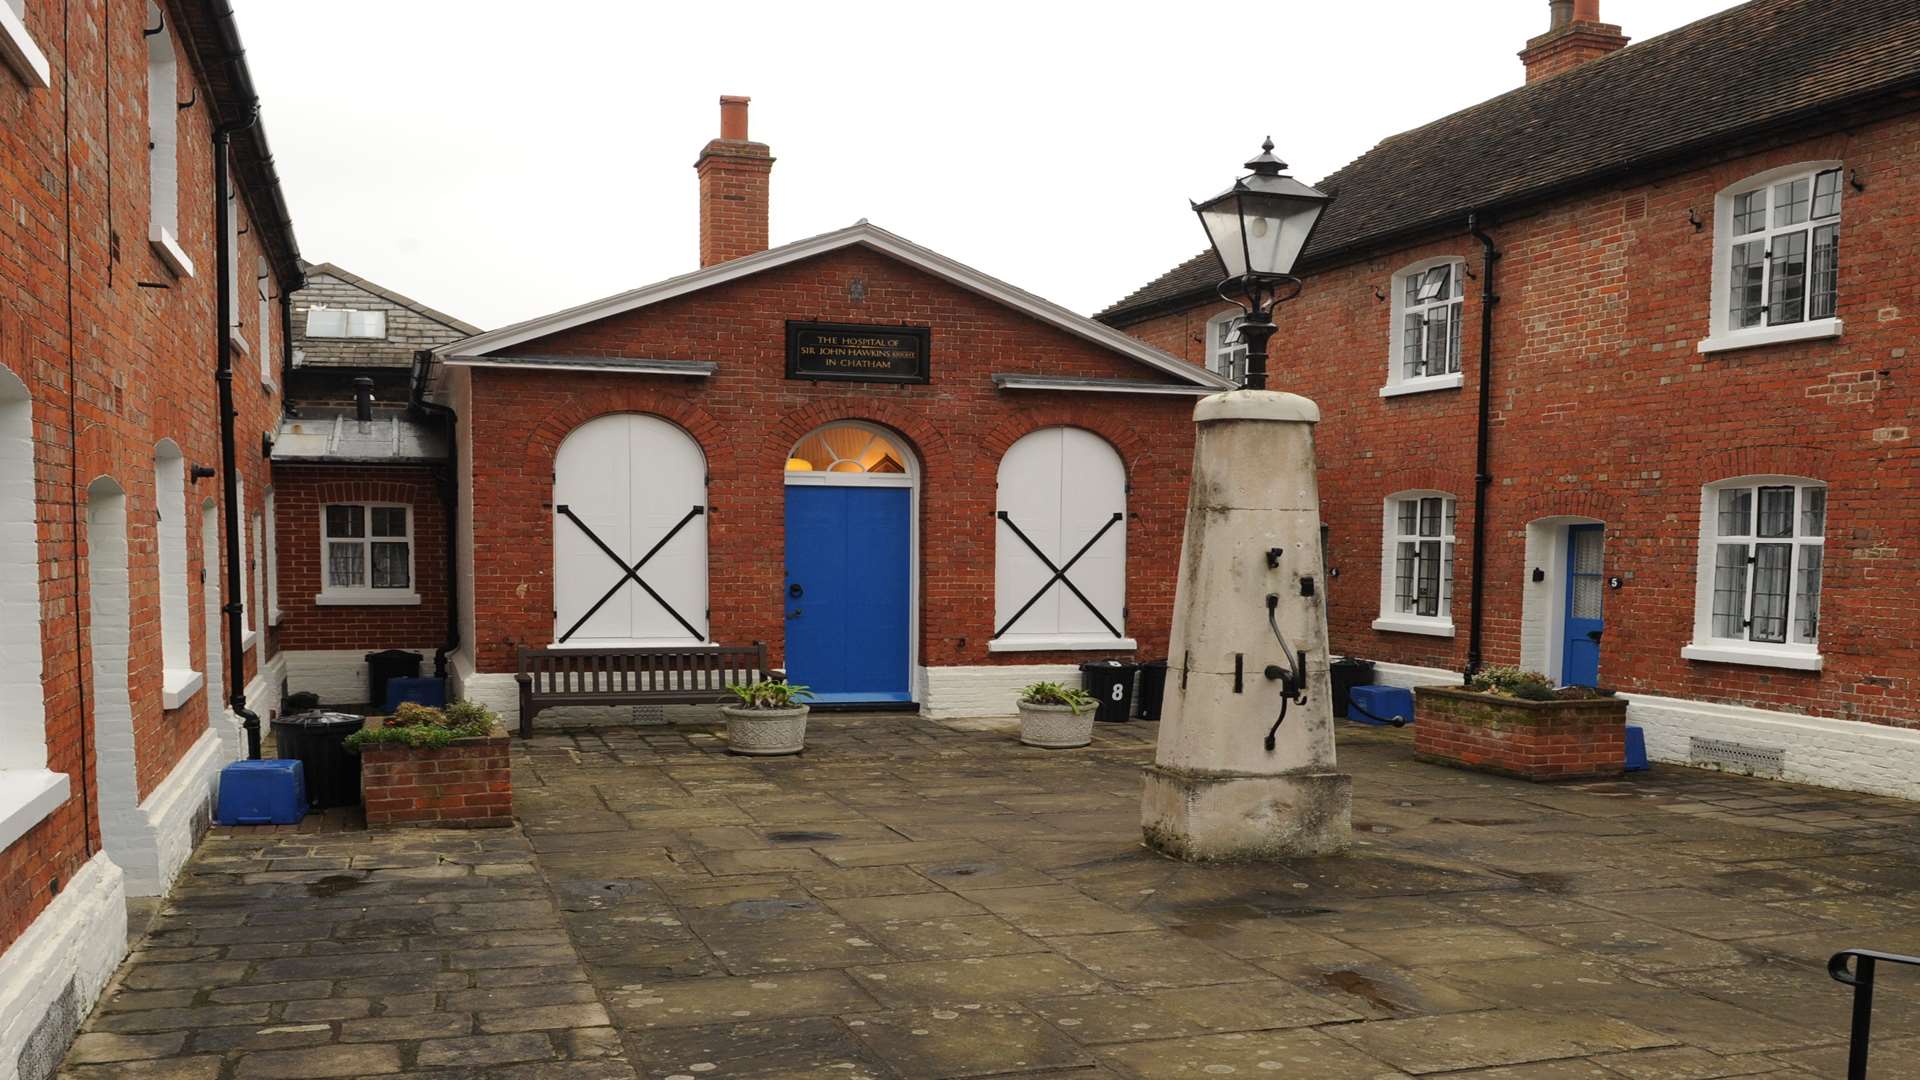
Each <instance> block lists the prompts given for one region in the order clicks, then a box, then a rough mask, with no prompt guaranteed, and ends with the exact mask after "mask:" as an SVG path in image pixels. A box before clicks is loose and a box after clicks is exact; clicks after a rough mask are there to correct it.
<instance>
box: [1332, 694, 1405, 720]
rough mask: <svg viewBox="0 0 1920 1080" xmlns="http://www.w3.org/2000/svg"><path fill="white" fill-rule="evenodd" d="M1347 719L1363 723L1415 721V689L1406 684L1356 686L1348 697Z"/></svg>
mask: <svg viewBox="0 0 1920 1080" xmlns="http://www.w3.org/2000/svg"><path fill="white" fill-rule="evenodd" d="M1347 719H1349V720H1353V721H1357V722H1359V723H1362V724H1376V725H1378V724H1411V723H1413V691H1411V690H1408V689H1407V688H1406V687H1404V686H1356V687H1354V688H1353V690H1352V692H1351V694H1350V695H1349V696H1348V699H1347Z"/></svg>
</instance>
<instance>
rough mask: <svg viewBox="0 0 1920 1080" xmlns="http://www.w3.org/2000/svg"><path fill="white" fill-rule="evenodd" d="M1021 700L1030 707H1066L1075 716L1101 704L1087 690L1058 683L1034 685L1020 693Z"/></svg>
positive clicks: (1038, 683)
mask: <svg viewBox="0 0 1920 1080" xmlns="http://www.w3.org/2000/svg"><path fill="white" fill-rule="evenodd" d="M1020 700H1021V701H1023V702H1025V703H1026V704H1028V705H1065V706H1066V707H1067V708H1069V709H1072V710H1073V715H1075V716H1079V715H1080V714H1081V713H1083V712H1086V711H1087V710H1088V709H1091V708H1093V707H1094V706H1096V705H1098V704H1100V703H1099V702H1097V701H1095V700H1094V699H1093V695H1092V694H1089V693H1087V692H1086V691H1085V690H1082V689H1080V688H1079V687H1077V686H1067V685H1066V684H1064V683H1057V682H1037V683H1034V684H1033V685H1032V686H1029V687H1027V688H1026V689H1024V690H1021V691H1020Z"/></svg>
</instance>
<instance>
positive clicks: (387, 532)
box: [373, 506, 407, 536]
mask: <svg viewBox="0 0 1920 1080" xmlns="http://www.w3.org/2000/svg"><path fill="white" fill-rule="evenodd" d="M373 535H375V536H405V535H407V508H406V507H404V506H376V507H374V508H373Z"/></svg>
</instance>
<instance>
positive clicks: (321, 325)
mask: <svg viewBox="0 0 1920 1080" xmlns="http://www.w3.org/2000/svg"><path fill="white" fill-rule="evenodd" d="M307 336H308V337H316V338H371V339H375V340H379V339H382V338H385V337H386V336H387V313H386V312H384V311H358V310H355V309H354V308H336V307H319V306H316V307H313V308H310V309H308V311H307Z"/></svg>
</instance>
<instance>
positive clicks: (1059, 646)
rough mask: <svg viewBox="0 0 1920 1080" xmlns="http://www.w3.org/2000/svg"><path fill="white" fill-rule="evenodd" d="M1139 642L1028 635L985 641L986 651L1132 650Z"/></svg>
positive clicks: (1108, 638) (1124, 639) (1118, 639)
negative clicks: (1026, 636)
mask: <svg viewBox="0 0 1920 1080" xmlns="http://www.w3.org/2000/svg"><path fill="white" fill-rule="evenodd" d="M1139 647H1140V643H1139V642H1137V641H1135V640H1133V639H1132V638H1130V637H1129V638H1116V637H1104V638H1085V637H1030V638H1014V639H1012V640H1009V639H1007V638H1001V639H1000V640H998V641H989V642H987V651H988V652H990V653H997V652H1056V651H1058V652H1132V651H1133V650H1135V649H1138V648H1139Z"/></svg>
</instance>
